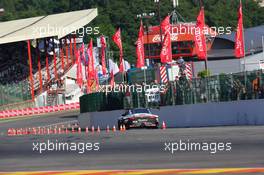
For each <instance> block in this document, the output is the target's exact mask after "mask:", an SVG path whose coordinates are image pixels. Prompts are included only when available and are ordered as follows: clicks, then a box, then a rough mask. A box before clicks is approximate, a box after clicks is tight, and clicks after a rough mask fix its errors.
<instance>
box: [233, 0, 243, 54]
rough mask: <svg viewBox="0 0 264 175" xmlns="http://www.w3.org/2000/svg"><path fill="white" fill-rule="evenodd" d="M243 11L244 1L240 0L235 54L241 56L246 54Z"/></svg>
mask: <svg viewBox="0 0 264 175" xmlns="http://www.w3.org/2000/svg"><path fill="white" fill-rule="evenodd" d="M243 30H244V27H243V11H242V2H241V1H240V5H239V10H238V24H237V32H236V43H235V56H236V57H237V58H241V57H244V56H245V46H244V36H243Z"/></svg>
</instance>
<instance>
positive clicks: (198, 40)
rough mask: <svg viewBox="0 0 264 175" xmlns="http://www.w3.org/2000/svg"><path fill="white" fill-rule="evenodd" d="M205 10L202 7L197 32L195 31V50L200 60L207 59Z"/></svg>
mask: <svg viewBox="0 0 264 175" xmlns="http://www.w3.org/2000/svg"><path fill="white" fill-rule="evenodd" d="M204 26H205V24H204V8H203V7H202V8H201V10H200V13H199V15H198V17H197V22H196V30H195V37H194V41H195V49H196V53H197V56H198V58H199V59H201V60H205V59H207V48H206V38H205V35H204V31H203V30H204Z"/></svg>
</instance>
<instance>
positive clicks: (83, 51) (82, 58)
mask: <svg viewBox="0 0 264 175" xmlns="http://www.w3.org/2000/svg"><path fill="white" fill-rule="evenodd" d="M80 52H81V54H82V56H81V59H80V60H84V61H85V48H84V43H82V46H81V48H80Z"/></svg>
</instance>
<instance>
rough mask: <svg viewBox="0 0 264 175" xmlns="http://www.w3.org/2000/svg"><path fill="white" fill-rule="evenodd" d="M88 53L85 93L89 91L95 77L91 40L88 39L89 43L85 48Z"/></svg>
mask: <svg viewBox="0 0 264 175" xmlns="http://www.w3.org/2000/svg"><path fill="white" fill-rule="evenodd" d="M87 54H88V66H87V69H88V70H87V73H88V78H87V93H91V91H92V90H91V84H92V80H94V79H95V69H94V57H93V40H92V39H91V40H90V44H89V46H88V49H87Z"/></svg>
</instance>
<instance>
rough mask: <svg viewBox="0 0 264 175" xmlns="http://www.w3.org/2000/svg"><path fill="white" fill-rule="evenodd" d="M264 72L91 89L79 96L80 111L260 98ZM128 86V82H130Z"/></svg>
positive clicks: (262, 95) (262, 89)
mask: <svg viewBox="0 0 264 175" xmlns="http://www.w3.org/2000/svg"><path fill="white" fill-rule="evenodd" d="M263 82H264V74H263V72H262V71H261V70H260V71H251V72H241V73H236V74H220V75H216V76H210V77H204V78H193V79H191V80H189V79H187V78H186V77H180V78H179V79H178V80H176V81H172V82H168V83H166V84H155V82H152V85H157V86H159V87H161V85H163V88H162V89H161V88H159V91H155V90H154V89H150V90H149V91H145V90H144V88H143V89H142V90H140V91H137V90H136V91H133V92H129V93H128V92H110V93H105V92H101V93H94V94H87V95H85V96H83V97H82V98H81V100H80V104H81V112H93V111H107V110H116V109H126V108H141V107H148V108H158V107H160V106H169V105H184V104H197V103H208V102H227V101H236V100H250V99H262V98H264V83H263ZM130 86H131V85H130Z"/></svg>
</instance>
